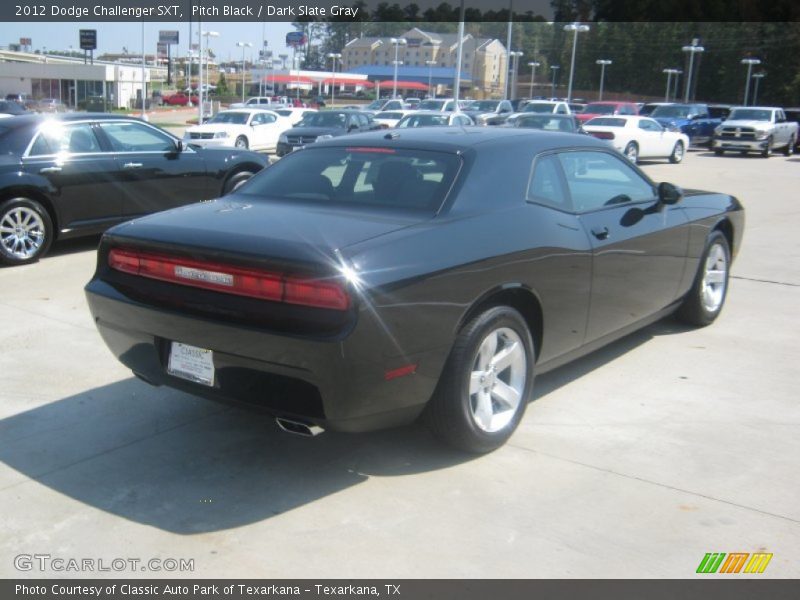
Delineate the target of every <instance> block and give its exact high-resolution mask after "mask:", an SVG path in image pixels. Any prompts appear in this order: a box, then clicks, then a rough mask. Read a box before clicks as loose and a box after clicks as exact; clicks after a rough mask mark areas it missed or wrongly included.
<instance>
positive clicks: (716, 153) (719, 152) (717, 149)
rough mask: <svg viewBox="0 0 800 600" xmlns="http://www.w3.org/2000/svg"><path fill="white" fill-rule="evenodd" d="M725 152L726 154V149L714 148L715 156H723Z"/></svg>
mask: <svg viewBox="0 0 800 600" xmlns="http://www.w3.org/2000/svg"><path fill="white" fill-rule="evenodd" d="M723 154H725V150H723V149H722V148H715V149H714V156H722V155H723Z"/></svg>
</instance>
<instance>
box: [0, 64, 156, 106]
mask: <svg viewBox="0 0 800 600" xmlns="http://www.w3.org/2000/svg"><path fill="white" fill-rule="evenodd" d="M165 77H166V69H165V68H159V67H152V66H149V67H146V68H145V69H144V78H145V83H146V84H147V85H148V86H149V83H150V81H151V79H155V80H163V79H164V78H165ZM141 93H142V68H141V66H136V65H132V64H128V63H115V62H102V61H98V60H96V61H94V64H91V63H84V61H83V60H81V59H76V58H71V57H64V56H51V55H43V54H34V53H28V52H14V51H9V50H2V51H0V98H4V97H5V96H6V95H7V94H26V95H28V96H30V97H32V98H34V99H36V100H40V99H42V98H55V99H56V100H59V101H60V102H61V103H62V104H64V105H65V106H68V107H70V108H81V107H83V106H84V105H85V103H86V102H87V101H89V100H90V99H91V100H94V101H95V103H96V101H98V100H99V101H100V102H101V103H103V105H104V106H106V107H108V108H130V107H131V106H132V105H133V104H134V103H135V102H136V99H137V98H139V97H140V96H141ZM103 99H105V100H103Z"/></svg>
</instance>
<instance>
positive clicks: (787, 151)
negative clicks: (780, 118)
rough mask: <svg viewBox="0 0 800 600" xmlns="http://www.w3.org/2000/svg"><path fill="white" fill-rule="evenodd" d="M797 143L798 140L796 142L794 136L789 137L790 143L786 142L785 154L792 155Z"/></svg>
mask: <svg viewBox="0 0 800 600" xmlns="http://www.w3.org/2000/svg"><path fill="white" fill-rule="evenodd" d="M795 143H796V142H795V139H794V136H792V137H790V138H789V143H788V144H786V148H784V149H783V155H784V156H791V155H792V154H794V145H795Z"/></svg>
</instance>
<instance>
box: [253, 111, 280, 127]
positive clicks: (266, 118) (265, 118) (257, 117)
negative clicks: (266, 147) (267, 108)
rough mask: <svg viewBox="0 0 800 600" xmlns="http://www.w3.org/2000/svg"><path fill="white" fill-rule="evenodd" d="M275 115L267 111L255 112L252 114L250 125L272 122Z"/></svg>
mask: <svg viewBox="0 0 800 600" xmlns="http://www.w3.org/2000/svg"><path fill="white" fill-rule="evenodd" d="M274 122H275V117H274V116H273V115H271V114H269V113H256V114H254V115H253V119H252V121H250V123H251V124H252V125H265V124H267V123H274Z"/></svg>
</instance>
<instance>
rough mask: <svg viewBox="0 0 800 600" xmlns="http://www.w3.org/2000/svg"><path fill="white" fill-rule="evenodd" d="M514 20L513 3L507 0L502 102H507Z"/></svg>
mask: <svg viewBox="0 0 800 600" xmlns="http://www.w3.org/2000/svg"><path fill="white" fill-rule="evenodd" d="M513 19H514V3H513V2H512V0H508V34H507V36H506V81H505V89H504V90H503V100H508V85H509V77H508V74H509V69H510V68H511V33H512V29H513V27H512V26H513V23H514V21H513Z"/></svg>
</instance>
